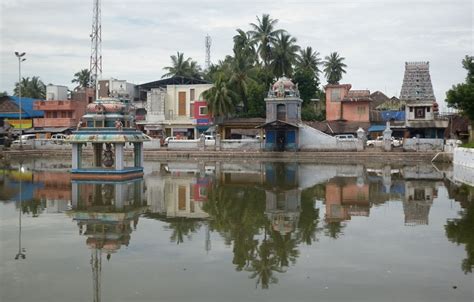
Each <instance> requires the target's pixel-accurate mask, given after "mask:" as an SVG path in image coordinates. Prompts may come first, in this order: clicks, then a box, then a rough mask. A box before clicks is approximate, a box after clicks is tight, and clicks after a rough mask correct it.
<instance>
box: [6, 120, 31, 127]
mask: <svg viewBox="0 0 474 302" xmlns="http://www.w3.org/2000/svg"><path fill="white" fill-rule="evenodd" d="M5 122H8V123H9V124H10V126H12V127H13V128H15V129H29V128H32V127H33V120H32V119H22V120H21V124H20V120H7V119H6V120H5Z"/></svg>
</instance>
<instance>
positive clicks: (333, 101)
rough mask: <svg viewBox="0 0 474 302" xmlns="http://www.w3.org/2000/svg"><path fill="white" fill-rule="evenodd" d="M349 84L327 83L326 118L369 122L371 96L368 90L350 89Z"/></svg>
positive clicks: (329, 119)
mask: <svg viewBox="0 0 474 302" xmlns="http://www.w3.org/2000/svg"><path fill="white" fill-rule="evenodd" d="M351 87H352V85H351V84H337V85H332V84H328V85H327V86H326V87H325V89H326V120H327V121H339V120H344V121H348V122H369V121H370V118H369V107H370V102H372V98H371V97H370V91H369V90H351Z"/></svg>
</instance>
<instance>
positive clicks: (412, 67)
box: [400, 62, 436, 102]
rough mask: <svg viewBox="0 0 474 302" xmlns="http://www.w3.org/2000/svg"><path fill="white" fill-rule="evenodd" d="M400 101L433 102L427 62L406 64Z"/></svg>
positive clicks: (433, 97)
mask: <svg viewBox="0 0 474 302" xmlns="http://www.w3.org/2000/svg"><path fill="white" fill-rule="evenodd" d="M400 100H403V101H420V102H435V101H436V99H435V96H434V93H433V85H432V84H431V77H430V63H429V62H406V63H405V75H404V76H403V84H402V91H401V92H400Z"/></svg>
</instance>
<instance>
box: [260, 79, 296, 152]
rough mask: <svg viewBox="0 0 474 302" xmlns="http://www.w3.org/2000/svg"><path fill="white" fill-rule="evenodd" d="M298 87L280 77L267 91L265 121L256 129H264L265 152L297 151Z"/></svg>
mask: <svg viewBox="0 0 474 302" xmlns="http://www.w3.org/2000/svg"><path fill="white" fill-rule="evenodd" d="M302 103H303V100H301V99H300V93H299V90H298V85H295V84H293V82H292V81H291V80H290V79H288V78H286V77H282V78H280V79H278V81H276V82H275V83H274V84H273V85H271V86H270V89H269V90H268V95H267V97H266V98H265V104H266V121H265V124H263V125H260V126H258V128H263V129H265V136H266V137H265V147H264V148H265V150H266V151H297V150H298V144H299V127H300V125H299V124H301V106H302Z"/></svg>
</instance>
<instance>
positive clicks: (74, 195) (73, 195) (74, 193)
mask: <svg viewBox="0 0 474 302" xmlns="http://www.w3.org/2000/svg"><path fill="white" fill-rule="evenodd" d="M74 145H76V144H74ZM74 145H73V146H74ZM71 185H72V189H71V199H72V200H71V202H72V208H73V209H74V210H75V209H77V204H78V202H79V200H80V196H79V194H80V192H79V188H78V186H79V185H78V183H77V182H72V184H71Z"/></svg>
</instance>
